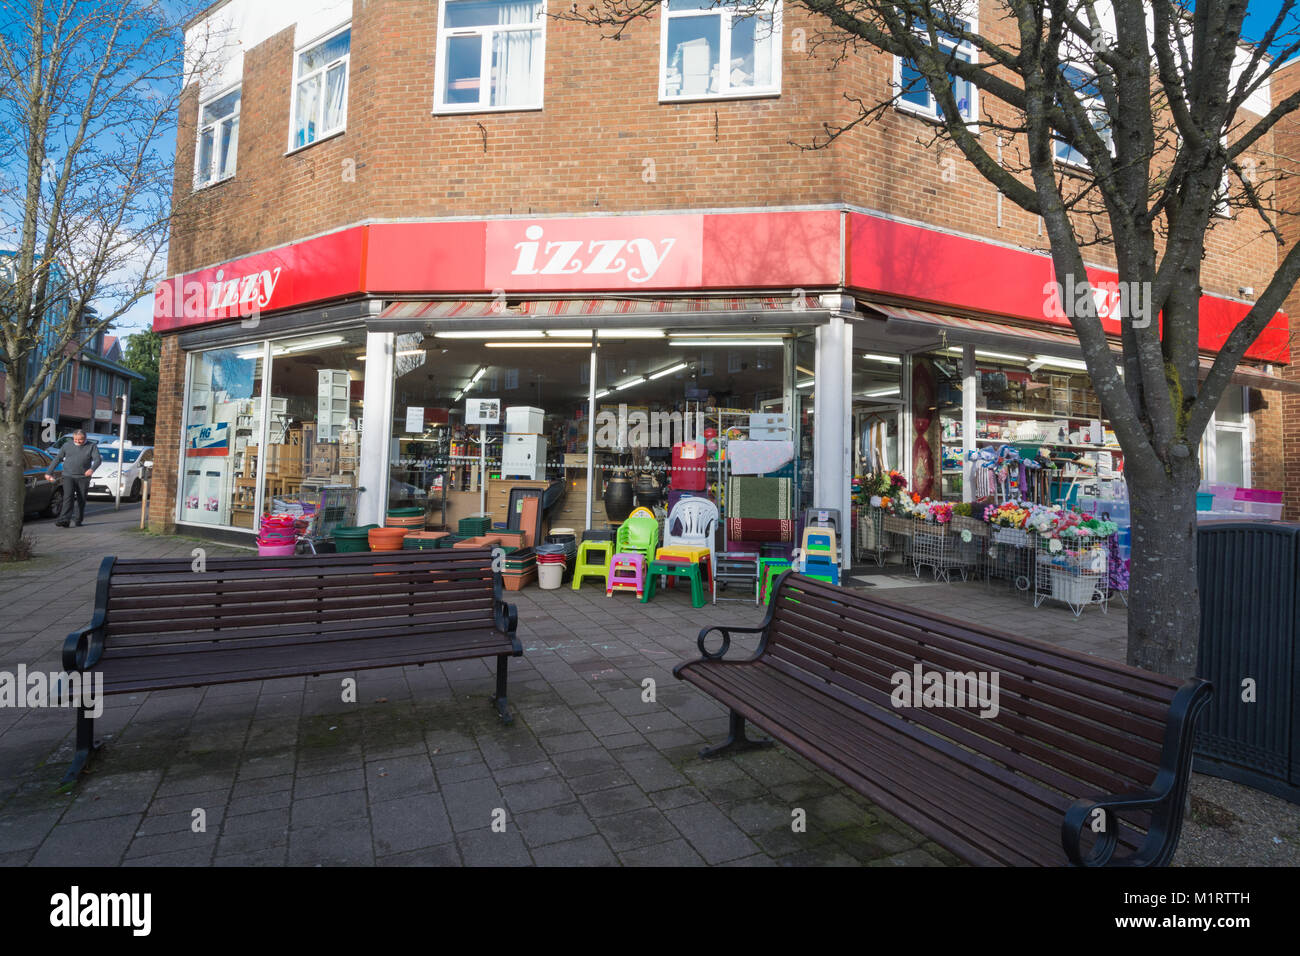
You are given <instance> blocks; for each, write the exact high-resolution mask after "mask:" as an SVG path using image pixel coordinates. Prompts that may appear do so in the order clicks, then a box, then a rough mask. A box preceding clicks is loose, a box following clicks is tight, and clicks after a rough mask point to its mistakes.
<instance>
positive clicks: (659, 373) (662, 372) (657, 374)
mask: <svg viewBox="0 0 1300 956" xmlns="http://www.w3.org/2000/svg"><path fill="white" fill-rule="evenodd" d="M684 368H686V363H685V362H678V363H677V364H676V365H674V366H672V367H670V368H664V369H660V370H659V371H657V372H655V373H654V374H653V375H649V376H647V378H649V379H650V380H651V381H654V380H655V379H657V378H663V377H664V376H665V375H672V374H673V372H680V371H681V370H682V369H684Z"/></svg>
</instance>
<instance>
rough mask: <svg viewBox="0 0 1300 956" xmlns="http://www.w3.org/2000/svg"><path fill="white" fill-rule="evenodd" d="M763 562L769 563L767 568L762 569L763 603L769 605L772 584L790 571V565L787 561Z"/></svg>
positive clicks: (766, 559)
mask: <svg viewBox="0 0 1300 956" xmlns="http://www.w3.org/2000/svg"><path fill="white" fill-rule="evenodd" d="M763 560H765V561H768V562H769V563H768V564H767V566H766V567H764V568H763V603H764V604H771V603H772V583H773V582H774V581H776V579H777V578H779V577H780V576H781V575H782V574H784V573H785V572H786V571H788V570H790V568H791V564H790V562H789V561H785V560H777V559H774V558H764V559H763Z"/></svg>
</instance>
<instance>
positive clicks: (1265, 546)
mask: <svg viewBox="0 0 1300 956" xmlns="http://www.w3.org/2000/svg"><path fill="white" fill-rule="evenodd" d="M1197 559H1198V564H1197V567H1198V587H1199V590H1200V596H1201V634H1200V638H1201V639H1200V647H1199V652H1198V655H1197V668H1196V675H1197V676H1198V677H1203V678H1204V679H1206V680H1208V681H1210V682H1212V683H1213V684H1214V697H1213V698H1212V699H1211V701H1210V704H1209V706H1208V707H1206V709H1205V712H1204V713H1203V714H1202V715H1201V719H1200V722H1199V724H1198V728H1199V729H1198V732H1197V735H1196V745H1195V765H1194V768H1195V769H1196V770H1197V771H1199V772H1201V773H1208V774H1211V775H1213V776H1216V777H1223V778H1225V779H1228V780H1234V781H1236V782H1238V783H1243V784H1245V785H1247V786H1250V787H1255V788H1257V789H1259V790H1263V791H1265V792H1267V793H1271V794H1274V795H1275V796H1279V797H1282V798H1283V799H1285V800H1289V801H1291V802H1292V803H1300V622H1298V621H1297V612H1298V611H1300V607H1297V600H1296V598H1297V595H1296V590H1297V588H1296V575H1297V574H1298V573H1300V526H1296V525H1285V524H1271V523H1270V524H1258V523H1244V522H1225V523H1221V524H1202V525H1200V526H1199V528H1198V529H1197Z"/></svg>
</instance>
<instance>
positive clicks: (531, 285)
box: [484, 216, 704, 290]
mask: <svg viewBox="0 0 1300 956" xmlns="http://www.w3.org/2000/svg"><path fill="white" fill-rule="evenodd" d="M703 249H704V219H703V217H701V216H602V217H599V218H591V219H531V220H530V219H511V220H491V221H489V222H488V223H487V243H486V250H485V251H486V256H485V257H484V262H485V272H484V285H486V286H488V287H489V288H498V289H506V290H509V289H519V288H527V289H565V290H575V289H610V288H638V287H640V288H660V287H669V288H677V287H681V286H690V285H698V284H699V282H700V264H701V262H702V260H703V254H704V253H703Z"/></svg>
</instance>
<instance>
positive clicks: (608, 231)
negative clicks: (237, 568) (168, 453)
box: [153, 209, 1285, 568]
mask: <svg viewBox="0 0 1300 956" xmlns="http://www.w3.org/2000/svg"><path fill="white" fill-rule="evenodd" d="M956 261H961V262H963V263H966V264H967V265H968V266H969V265H970V264H972V263H973V264H975V265H977V266H978V267H979V268H978V269H977V270H976V272H975V273H972V272H971V271H970V270H969V269H967V270H966V272H965V273H964V274H965V275H966V278H964V279H962V278H960V277H958V278H954V276H953V274H951V270H945V269H943V268H939V267H937V266H941V265H942V264H943V263H945V262H948V263H951V262H956ZM923 266H924V267H923ZM980 270H982V271H980ZM976 273H978V274H976ZM1108 275H1109V274H1107V273H1104V272H1102V271H1096V272H1095V273H1093V272H1092V271H1090V278H1092V279H1093V281H1094V282H1096V283H1098V284H1100V285H1104V284H1105V283H1106V282H1107V281H1108ZM1051 278H1052V273H1051V266H1050V260H1048V259H1046V258H1045V257H1042V256H1038V255H1034V254H1031V253H1027V252H1022V251H1017V250H1012V249H1008V248H1005V247H1000V246H993V245H991V244H989V243H986V242H979V241H977V240H974V239H970V238H964V237H955V236H951V235H948V234H945V233H941V232H938V231H936V230H930V229H925V228H922V227H919V226H914V225H909V224H904V223H899V222H897V221H894V220H890V219H886V218H883V217H878V216H869V215H866V214H863V213H857V212H851V211H845V210H839V209H835V210H825V209H816V210H806V211H799V212H782V213H732V214H710V215H705V214H692V215H672V216H612V217H591V218H581V219H539V220H513V219H511V220H489V221H485V222H450V223H447V222H424V223H385V224H375V225H367V226H358V227H353V228H350V229H346V230H342V231H341V232H338V233H332V234H329V235H326V236H323V237H319V238H317V239H311V240H306V241H304V242H301V243H295V244H293V245H290V246H287V247H284V248H282V249H276V250H271V251H268V252H265V253H260V254H257V255H254V256H249V257H246V258H245V259H242V260H237V261H235V262H231V263H226V264H224V265H223V266H220V267H213V268H211V269H206V270H202V271H200V272H197V273H191V274H187V275H184V276H178V277H176V278H175V279H173V280H170V281H169V282H168V283H165V284H164V286H163V287H160V289H159V293H158V297H157V298H156V301H155V315H156V321H155V328H156V329H158V330H159V331H161V332H164V333H167V334H169V335H174V336H176V340H177V345H178V347H179V350H180V352H181V353H182V356H181V362H180V365H179V367H180V368H182V369H183V376H184V382H183V387H182V388H181V389H180V393H181V394H182V395H183V400H182V402H181V403H180V407H179V408H177V409H174V410H173V414H172V415H171V417H170V422H171V424H170V427H171V428H173V429H175V431H176V435H175V436H174V441H175V443H176V444H175V450H176V458H175V471H176V483H175V492H174V494H170V495H169V494H167V493H164V494H162V495H161V496H160V497H159V500H158V501H156V502H155V508H154V513H153V514H154V517H155V519H156V520H159V521H160V522H161V523H163V524H171V523H176V524H179V525H183V526H187V527H197V528H200V529H206V530H208V531H211V532H217V531H221V532H224V533H226V534H229V535H253V534H255V533H256V532H257V530H258V527H259V522H260V518H261V516H263V515H268V514H272V513H275V512H277V511H279V510H282V509H283V508H284V507H286V505H291V504H293V503H296V502H297V503H300V502H303V501H315V502H318V503H320V504H321V506H323V505H324V504H326V503H332V504H335V505H346V506H347V508H348V511H347V519H348V520H349V521H354V522H355V523H357V524H370V523H374V524H383V523H384V521H385V520H386V519H387V517H388V515H389V512H390V511H393V510H397V509H408V510H410V509H416V511H411V512H410V513H412V514H415V513H418V514H420V515H423V524H424V526H425V527H427V528H429V529H441V528H445V529H449V530H453V531H454V530H455V529H457V528H459V527H460V522H461V519H463V518H467V517H470V518H472V517H476V516H480V515H486V516H487V517H488V519H489V526H491V525H510V524H511V523H512V521H513V522H516V523H517V520H518V514H519V511H520V509H521V507H522V506H521V500H522V498H524V497H529V496H534V495H535V496H537V497H540V498H542V499H544V504H545V508H544V510H545V515H546V518H547V524H548V525H549V527H550V528H570V529H575V530H585V529H598V530H600V529H605V528H607V527H608V526H610V525H611V524H613V525H617V524H618V523H619V522H621V521H622V520H623V519H624V518H625V517H626V516H627V513H628V511H629V510H631V509H632V508H635V507H637V506H639V505H640V506H646V507H649V508H651V509H661V510H662V511H667V510H668V509H671V507H672V506H673V505H675V504H676V503H678V502H679V501H680V500H682V499H683V498H685V497H705V498H708V499H710V500H711V501H712V502H714V504H715V505H716V506H717V508H718V510H719V513H720V517H721V520H720V522H719V540H718V545H719V547H720V548H721V549H723V550H731V549H732V545H733V544H735V545H737V547H738V548H740V549H750V548H753V549H761V550H762V551H763V552H765V553H771V552H777V553H788V551H789V549H790V548H791V547H792V546H794V545H795V544H796V543H797V542H798V539H799V534H800V523H801V521H802V520H803V518H804V516H805V513H806V512H807V510H808V509H818V510H825V511H829V510H834V511H838V512H839V514H840V515H841V516H843V520H844V523H845V527H846V528H847V527H849V526H850V524H851V522H852V518H851V515H852V514H853V497H852V487H853V483H854V479H855V477H860V476H865V475H869V474H882V473H886V472H888V471H890V470H897V471H899V472H901V473H902V474H903V475H905V477H906V480H907V482H908V484H909V487H910V488H911V489H912V490H914V491H915V492H917V493H919V494H921V495H924V496H927V497H933V498H936V499H939V498H943V499H947V500H950V501H956V502H973V501H984V500H993V499H1005V498H1013V497H1024V498H1028V497H1031V496H1032V497H1034V498H1035V499H1036V500H1044V501H1048V500H1051V501H1066V502H1069V501H1071V500H1078V498H1079V496H1080V495H1082V494H1085V493H1086V494H1094V495H1095V494H1098V493H1099V491H1100V486H1102V485H1105V484H1106V483H1108V482H1118V481H1119V480H1120V479H1122V475H1123V456H1122V454H1121V453H1120V450H1119V448H1118V446H1117V444H1116V443H1115V441H1114V436H1113V433H1111V431H1110V430H1109V429H1108V427H1107V423H1106V421H1105V419H1104V416H1103V415H1102V413H1101V410H1100V407H1099V405H1098V403H1097V399H1096V397H1095V395H1094V394H1093V393H1092V391H1091V389H1090V387H1089V381H1088V377H1087V374H1086V371H1085V369H1084V366H1083V363H1082V361H1081V358H1080V355H1079V352H1078V343H1077V340H1075V339H1074V338H1073V336H1072V335H1071V333H1070V330H1069V328H1068V320H1066V319H1065V318H1064V315H1063V313H1061V314H1053V310H1052V308H1051V307H1050V304H1051V297H1050V296H1045V292H1044V290H1045V287H1046V286H1050V284H1051ZM1045 303H1046V305H1045ZM1244 308H1246V306H1245V305H1243V304H1241V303H1235V302H1230V301H1228V300H1222V299H1214V298H1213V297H1209V296H1207V297H1205V308H1204V313H1205V316H1206V317H1207V319H1206V321H1205V322H1203V333H1204V335H1205V341H1204V342H1203V346H1204V348H1205V350H1206V352H1207V354H1208V353H1209V352H1211V351H1212V350H1213V348H1214V347H1216V346H1217V344H1220V343H1221V340H1222V335H1223V334H1226V333H1225V332H1224V330H1225V329H1226V328H1227V327H1229V325H1230V322H1231V320H1232V318H1233V316H1234V315H1237V314H1238V313H1239V312H1241V311H1244ZM1058 311H1059V310H1058ZM1104 321H1105V322H1106V323H1108V326H1107V328H1108V331H1110V332H1117V331H1118V324H1117V322H1115V321H1113V320H1112V319H1110V318H1109V317H1106V318H1105V319H1104ZM1284 324H1285V317H1280V319H1279V320H1278V322H1277V323H1275V325H1279V328H1273V327H1270V329H1269V330H1268V331H1267V332H1266V333H1265V335H1264V336H1263V337H1261V340H1260V342H1259V343H1257V345H1256V346H1255V348H1254V349H1252V352H1251V357H1252V358H1253V359H1255V360H1257V361H1260V362H1268V361H1279V360H1281V359H1282V353H1283V352H1284V351H1285V338H1284ZM1279 335H1281V336H1283V337H1282V338H1279ZM1242 374H1243V375H1244V376H1245V377H1246V378H1249V379H1250V383H1248V384H1252V385H1253V386H1255V387H1260V386H1261V384H1262V386H1263V387H1272V386H1273V384H1274V383H1277V382H1280V379H1277V378H1276V377H1272V376H1269V375H1268V374H1267V370H1266V369H1256V370H1253V371H1251V372H1243V373H1242ZM1252 376H1253V377H1252ZM1244 381H1245V379H1243V382H1244ZM168 385H169V383H168V382H166V381H164V383H163V388H164V391H165V390H166V389H167V387H168ZM1243 387H1246V386H1245V385H1243ZM1249 394H1250V393H1248V392H1247V393H1243V401H1245V402H1247V403H1248V402H1250V401H1251V399H1250V398H1249ZM1244 407H1247V408H1249V407H1252V406H1250V405H1246V406H1244ZM1238 411H1240V410H1238ZM1243 417H1244V415H1243V414H1238V416H1237V418H1236V419H1235V420H1234V419H1233V418H1232V409H1225V412H1224V416H1223V422H1222V425H1221V427H1218V428H1216V429H1215V430H1214V437H1215V450H1218V451H1219V452H1220V454H1219V455H1218V456H1217V457H1218V459H1219V462H1218V464H1217V465H1216V467H1218V468H1220V469H1221V470H1222V472H1223V473H1225V474H1226V473H1235V472H1234V468H1235V467H1236V466H1234V464H1233V463H1232V461H1231V459H1232V457H1233V456H1234V455H1236V454H1238V450H1239V449H1244V450H1243V451H1242V454H1244V455H1245V456H1246V460H1247V464H1246V465H1245V466H1244V467H1245V468H1246V469H1247V470H1248V469H1249V464H1248V461H1249V454H1250V451H1249V440H1250V428H1249V426H1248V424H1243V423H1242V419H1243ZM168 420H169V418H168V416H167V415H165V414H163V415H161V416H160V434H159V437H158V444H159V445H160V446H161V445H163V444H164V441H165V439H164V437H163V435H162V431H161V429H162V428H163V427H165V423H166V422H168ZM1008 447H1010V448H1018V449H1021V450H1024V451H1027V450H1028V449H1029V448H1031V447H1032V448H1033V449H1036V450H1047V451H1048V454H1049V456H1050V457H1051V458H1053V459H1054V461H1053V467H1052V468H1050V469H1047V470H1043V469H1039V468H1035V467H1026V468H1024V469H1021V468H1019V467H1017V468H1013V469H1005V468H1002V469H999V468H987V467H981V466H982V465H983V464H984V458H990V459H996V458H998V457H1005V456H1004V455H1001V454H1000V453H1001V452H1002V451H1003V450H1004V449H1006V448H1008ZM1035 454H1037V451H1036V452H1035ZM1025 457H1026V458H1027V457H1028V455H1026V456H1025ZM1208 457H1209V458H1210V460H1214V457H1215V456H1214V455H1213V454H1210V455H1209V456H1208ZM246 540H247V539H246ZM853 551H854V549H853V548H844V549H843V553H842V555H841V559H842V561H843V562H844V563H845V566H846V568H847V566H848V565H849V564H851V562H852V561H853V557H854V555H853Z"/></svg>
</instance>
